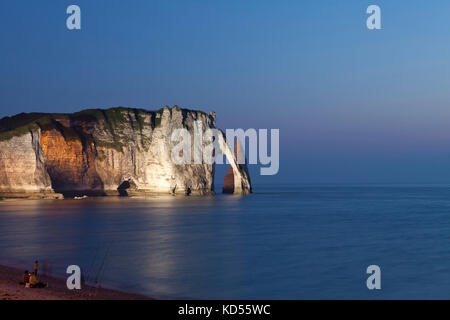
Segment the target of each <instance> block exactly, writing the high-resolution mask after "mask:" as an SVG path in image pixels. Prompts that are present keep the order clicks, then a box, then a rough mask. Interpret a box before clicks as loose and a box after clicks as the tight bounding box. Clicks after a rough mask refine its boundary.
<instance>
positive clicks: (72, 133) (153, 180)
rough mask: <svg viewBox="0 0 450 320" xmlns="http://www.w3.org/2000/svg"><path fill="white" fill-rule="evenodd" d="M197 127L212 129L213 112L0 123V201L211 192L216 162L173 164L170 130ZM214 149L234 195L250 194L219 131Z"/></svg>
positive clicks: (103, 113) (130, 112)
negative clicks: (222, 158) (224, 161)
mask: <svg viewBox="0 0 450 320" xmlns="http://www.w3.org/2000/svg"><path fill="white" fill-rule="evenodd" d="M198 123H201V130H203V131H205V130H207V129H208V128H215V126H216V124H215V114H214V113H210V114H206V113H204V112H201V111H193V110H186V109H181V108H179V107H176V106H175V107H173V108H168V107H164V108H163V109H160V110H158V111H147V110H143V109H130V108H123V107H119V108H112V109H107V110H100V109H91V110H84V111H81V112H78V113H75V114H20V115H17V116H14V117H6V118H3V119H0V196H1V197H17V196H20V197H29V196H37V197H58V195H59V194H67V195H71V196H72V195H84V194H96V195H117V194H121V195H132V194H141V193H144V194H145V193H175V194H179V193H181V194H201V195H207V194H213V193H214V164H206V163H202V164H181V165H177V164H174V163H173V161H172V159H171V152H172V149H173V147H174V146H175V145H176V144H177V142H173V141H172V139H171V136H172V132H173V131H174V130H175V129H179V128H186V129H187V130H188V131H189V133H190V134H191V135H193V133H194V126H195V125H196V124H198ZM202 145H203V147H205V145H206V143H205V142H202ZM219 145H220V149H221V151H222V152H223V154H225V155H226V156H227V158H228V161H229V162H230V165H231V167H232V168H233V173H234V183H235V189H234V190H235V191H234V192H235V193H238V194H248V193H250V192H251V183H250V178H249V174H248V171H247V168H246V166H245V165H239V164H237V163H236V160H235V158H234V156H233V152H232V150H231V149H230V148H229V146H228V144H227V143H226V142H225V138H224V136H223V134H222V133H221V132H220V135H219Z"/></svg>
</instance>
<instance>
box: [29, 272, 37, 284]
mask: <svg viewBox="0 0 450 320" xmlns="http://www.w3.org/2000/svg"><path fill="white" fill-rule="evenodd" d="M36 285H37V279H36V274H35V273H34V272H32V273H31V274H30V288H35V287H36Z"/></svg>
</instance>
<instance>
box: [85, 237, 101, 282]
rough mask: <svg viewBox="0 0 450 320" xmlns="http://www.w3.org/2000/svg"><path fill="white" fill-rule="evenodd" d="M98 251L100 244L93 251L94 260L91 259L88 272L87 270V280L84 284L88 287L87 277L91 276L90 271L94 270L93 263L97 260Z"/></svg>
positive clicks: (87, 279)
mask: <svg viewBox="0 0 450 320" xmlns="http://www.w3.org/2000/svg"><path fill="white" fill-rule="evenodd" d="M99 251H100V244H99V245H98V247H97V248H96V249H95V253H94V258H93V259H92V262H91V265H90V266H89V270H88V274H87V278H86V281H85V284H87V285H89V277H90V276H91V271H92V270H93V268H94V265H95V261H96V260H97V255H98V252H99Z"/></svg>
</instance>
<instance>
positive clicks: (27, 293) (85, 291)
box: [0, 266, 150, 300]
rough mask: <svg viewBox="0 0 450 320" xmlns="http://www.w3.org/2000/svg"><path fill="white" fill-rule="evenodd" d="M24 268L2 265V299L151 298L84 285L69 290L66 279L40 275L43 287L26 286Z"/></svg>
mask: <svg viewBox="0 0 450 320" xmlns="http://www.w3.org/2000/svg"><path fill="white" fill-rule="evenodd" d="M22 274H23V270H18V269H15V268H11V267H5V266H0V300H149V299H150V298H148V297H145V296H142V295H138V294H132V293H126V292H120V291H116V290H110V289H104V288H100V289H98V290H97V289H96V288H92V287H89V286H82V289H81V290H68V289H67V287H66V280H62V279H57V278H53V277H49V276H39V277H38V280H39V281H41V282H44V283H47V284H48V286H47V287H46V288H42V289H37V288H35V289H31V288H24V286H21V285H19V282H20V281H21V279H22ZM90 293H91V294H90Z"/></svg>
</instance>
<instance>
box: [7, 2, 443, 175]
mask: <svg viewBox="0 0 450 320" xmlns="http://www.w3.org/2000/svg"><path fill="white" fill-rule="evenodd" d="M70 4H77V5H79V6H80V7H81V11H82V30H80V31H69V30H67V28H66V22H65V21H66V18H67V16H68V15H67V14H66V8H67V6H69V5H70ZM370 4H377V5H379V6H380V7H381V14H382V30H376V31H370V30H368V29H367V28H366V18H367V17H368V15H367V14H366V13H365V11H366V8H367V7H368V5H370ZM449 17H450V2H449V1H446V0H433V1H426V0H423V1H418V0H409V1H380V0H373V1H356V0H346V1H336V0H310V1H299V0H296V1H262V0H258V1H250V0H227V1H212V0H209V1H207V0H203V1H199V0H183V1H174V0H158V1H153V0H148V1H143V0H127V1H119V0H94V1H92V0H89V1H87V0H70V1H66V0H58V1H50V0H45V1H23V0H15V1H1V3H0V25H1V30H2V31H1V33H0V43H1V49H0V57H1V59H0V71H1V77H0V117H3V116H9V115H13V114H16V113H20V112H37V111H40V112H74V111H78V110H81V109H85V108H97V107H98V108H100V107H102V108H103V107H113V106H118V105H123V106H128V107H142V108H147V109H157V108H159V107H161V106H164V105H174V104H178V105H179V106H181V107H187V108H189V107H192V108H196V109H202V110H204V111H210V110H214V111H216V113H217V117H218V125H219V126H220V127H221V128H239V127H241V128H279V129H280V139H281V144H280V145H281V146H280V148H281V153H280V158H281V164H280V172H279V174H278V175H277V176H273V177H258V176H255V174H254V175H253V177H254V180H255V182H260V183H271V182H304V183H310V182H314V183H449V182H450V125H449V124H450V103H449V102H450V18H449ZM253 171H254V170H252V172H253ZM254 172H257V171H254Z"/></svg>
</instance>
